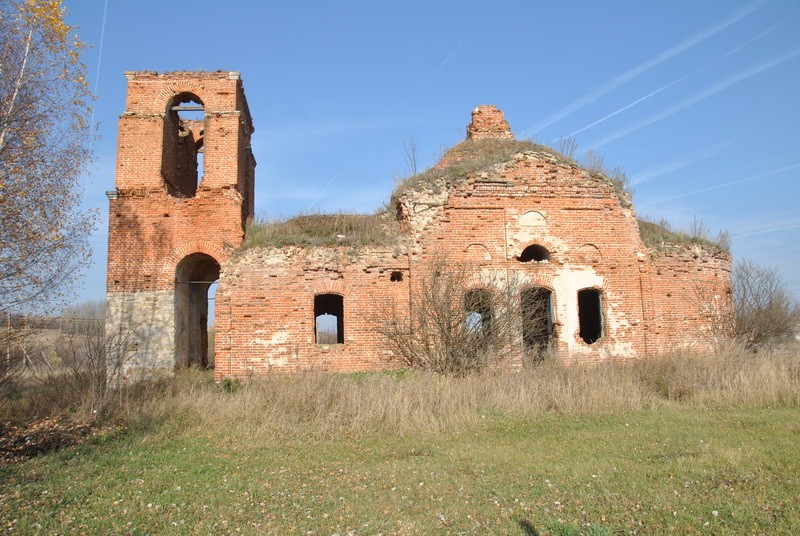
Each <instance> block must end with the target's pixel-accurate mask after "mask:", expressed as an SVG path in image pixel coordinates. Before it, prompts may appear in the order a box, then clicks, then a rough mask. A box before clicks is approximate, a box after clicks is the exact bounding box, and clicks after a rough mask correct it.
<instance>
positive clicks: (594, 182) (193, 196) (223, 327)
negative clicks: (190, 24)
mask: <svg viewBox="0 0 800 536" xmlns="http://www.w3.org/2000/svg"><path fill="white" fill-rule="evenodd" d="M126 77H127V79H128V90H127V100H126V105H125V111H124V113H123V114H122V115H121V116H120V120H119V140H118V154H117V164H116V182H115V189H114V190H112V191H110V192H108V194H107V195H108V197H109V200H110V209H109V247H108V280H107V320H106V322H107V324H106V332H107V334H125V341H126V342H125V347H124V353H125V355H124V367H125V370H126V372H127V374H128V375H129V376H133V377H136V376H139V377H141V376H151V375H153V374H158V373H163V372H169V371H172V370H174V369H175V368H176V367H183V366H192V365H199V366H203V365H207V364H211V363H209V355H210V351H209V350H210V349H209V343H208V340H209V339H208V317H209V299H208V298H209V296H208V293H209V288H210V287H211V285H212V284H213V283H215V282H217V283H218V289H217V291H216V296H215V299H214V300H213V301H212V302H211V303H212V305H211V307H214V331H215V336H214V339H213V352H211V353H213V366H214V370H215V376H216V377H217V378H223V377H228V376H232V377H249V376H251V375H252V376H258V375H264V374H268V373H270V372H271V371H299V370H332V371H365V370H379V369H384V368H390V367H396V366H398V362H397V359H396V357H397V356H396V355H395V352H394V351H393V349H392V346H391V344H389V342H388V341H387V339H386V337H385V335H384V334H382V332H381V330H380V329H378V327H377V324H376V319H380V318H382V317H383V316H384V315H386V313H387V311H388V310H389V309H391V310H392V311H393V312H394V313H397V311H400V314H412V313H411V312H410V311H409V310H410V307H411V304H412V299H411V296H412V294H413V292H414V289H415V285H416V284H417V282H418V281H419V280H421V278H422V277H423V274H425V273H427V272H429V271H430V267H431V265H432V263H433V262H434V261H436V260H437V259H446V262H447V263H448V264H449V265H451V266H455V267H459V268H461V269H464V270H467V271H468V272H469V273H470V274H472V275H471V278H470V281H471V284H470V287H469V288H467V289H459V290H458V292H465V293H466V294H465V296H464V298H463V299H461V297H457V298H458V300H461V301H460V302H459V303H462V304H463V305H464V313H465V315H470V314H472V315H473V316H474V315H477V316H478V317H479V318H482V319H483V321H484V322H486V321H487V320H488V318H489V317H490V316H491V314H492V312H491V311H490V310H489V309H488V308H490V307H491V305H486V303H489V304H490V303H491V301H489V302H483V305H481V306H480V307H470V299H469V296H474V295H475V294H476V293H487V294H491V293H492V292H493V289H492V288H491V286H492V284H493V283H492V282H493V281H497V280H498V279H503V280H506V281H508V280H510V279H512V278H513V279H514V281H516V282H517V283H518V293H519V300H520V304H521V306H520V307H519V310H518V312H517V314H521V315H525V314H526V313H525V311H526V305H525V304H526V303H529V302H530V301H531V300H535V301H536V302H537V305H538V306H540V308H544V309H545V310H546V315H545V317H544V318H543V319H542V320H541V322H540V324H539V325H538V326H537V327H535V328H533V329H534V331H535V332H529V333H526V332H525V330H526V329H528V330H530V329H532V328H525V327H523V328H522V329H521V330H520V333H519V334H518V338H517V343H516V346H515V347H514V348H512V349H511V351H509V352H508V353H507V355H502V356H497V361H498V363H500V364H503V363H507V364H508V366H519V365H520V364H522V363H523V361H524V360H523V356H524V354H525V352H526V350H528V349H530V347H531V346H532V345H534V344H536V345H539V346H541V345H542V344H543V343H544V344H546V345H547V347H548V348H550V349H551V352H552V353H554V354H556V355H558V356H559V357H560V358H562V359H564V360H565V361H567V362H599V361H603V360H608V359H631V358H643V357H647V356H652V355H657V354H660V353H663V352H666V351H669V350H671V349H674V348H676V347H685V346H696V347H703V346H704V345H707V344H708V338H707V337H706V335H708V334H707V333H705V330H706V329H707V328H706V327H705V326H706V325H707V320H708V317H709V315H713V314H715V312H714V310H716V309H717V308H716V306H715V305H714V304H715V303H723V302H725V301H726V300H727V299H729V293H730V264H731V261H730V256H729V255H728V254H727V253H725V252H723V251H719V250H716V249H714V248H712V247H708V246H703V245H700V244H690V245H685V244H670V243H669V242H668V241H665V240H662V241H660V242H658V243H655V244H654V243H645V241H643V239H642V234H641V232H640V224H639V222H637V218H636V214H635V212H634V209H633V207H632V205H631V200H630V196H629V195H628V194H627V193H626V192H625V191H624V190H622V189H620V188H619V187H618V186H617V185H615V184H614V182H613V181H612V180H610V179H609V178H608V177H606V176H605V175H603V174H600V173H596V172H591V171H588V170H585V169H582V168H581V167H579V166H578V165H577V164H576V163H575V162H573V161H572V160H570V159H567V158H565V157H563V156H561V155H559V154H558V153H555V152H554V151H552V150H549V149H547V148H544V147H540V146H538V145H535V144H533V143H530V142H525V141H517V140H515V139H514V136H513V134H512V131H511V129H510V127H509V125H508V123H507V122H506V120H505V118H504V116H503V114H502V112H500V111H499V110H498V109H496V108H495V107H493V106H479V107H478V108H476V109H475V110H473V111H472V120H471V123H470V124H469V126H468V127H467V136H466V140H465V141H463V142H462V143H460V144H458V145H456V146H455V147H453V148H452V149H451V150H450V151H449V152H447V153H446V154H445V155H444V157H443V158H442V160H441V161H440V162H439V163H438V164H437V165H436V166H434V168H432V169H431V170H429V171H427V172H425V173H422V174H419V175H418V176H416V177H411V178H410V179H408V180H407V181H406V182H405V183H403V184H401V185H400V186H399V187H398V189H397V190H396V191H395V192H394V194H393V195H392V197H391V200H390V206H391V210H390V211H387V212H386V213H384V214H382V215H379V216H370V217H372V218H374V225H375V226H376V227H380V226H387V228H388V227H391V228H392V229H394V231H393V233H394V234H393V235H392V239H391V240H386V241H385V242H381V241H375V242H370V243H361V242H358V241H353V240H350V239H349V237H348V236H347V234H346V232H345V233H344V234H339V235H337V236H336V237H335V240H334V241H332V242H325V243H317V242H314V241H305V242H304V241H295V242H291V241H281V240H277V241H273V242H272V243H268V244H260V245H259V244H255V245H254V244H250V243H249V242H248V237H247V236H246V229H247V226H248V222H249V221H251V219H252V218H253V206H254V199H253V197H254V183H255V168H256V162H255V159H254V157H253V153H252V150H251V146H250V137H251V135H252V133H253V131H254V128H253V121H252V118H251V116H250V111H249V109H248V106H247V100H246V99H245V94H244V90H243V86H242V80H241V78H240V75H239V73H237V72H219V71H218V72H173V73H163V74H159V73H154V72H127V73H126ZM487 154H488V155H489V156H487ZM699 291H702V292H699ZM700 296H702V299H700V298H699V297H700ZM458 300H457V301H458ZM470 309H472V310H470ZM323 317H325V318H328V319H333V323H332V324H330V327H329V328H328V330H329V332H328V333H326V337H324V338H322V337H321V331H320V326H319V323H320V321H321V319H322V318H323ZM520 325H522V326H525V325H526V324H524V323H522V324H520Z"/></svg>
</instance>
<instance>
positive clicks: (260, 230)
mask: <svg viewBox="0 0 800 536" xmlns="http://www.w3.org/2000/svg"><path fill="white" fill-rule="evenodd" d="M399 237H400V227H399V225H398V223H397V221H396V220H395V218H393V217H392V216H391V215H390V214H389V213H387V212H385V211H384V212H379V213H377V214H345V213H339V214H305V215H301V216H295V217H293V218H290V219H286V220H255V221H251V222H249V223H248V224H247V229H246V232H245V241H244V244H242V249H247V248H253V247H282V246H288V245H297V246H337V245H349V246H371V245H378V246H386V245H392V244H395V243H397V241H398V240H399Z"/></svg>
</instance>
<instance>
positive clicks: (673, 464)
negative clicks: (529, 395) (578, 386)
mask: <svg viewBox="0 0 800 536" xmlns="http://www.w3.org/2000/svg"><path fill="white" fill-rule="evenodd" d="M798 445H800V419H798V412H797V410H795V409H786V408H782V409H737V410H714V411H707V410H706V411H704V410H698V409H659V410H646V411H633V412H623V413H618V414H613V415H606V416H582V417H570V416H551V417H546V418H543V419H535V420H531V419H522V420H520V419H510V418H506V417H504V416H502V415H487V416H486V418H485V423H484V424H483V425H482V426H480V427H477V428H476V429H472V430H469V431H467V430H465V431H462V432H459V431H451V432H448V433H425V434H406V435H402V436H390V437H386V436H382V435H366V436H362V437H357V438H346V437H341V438H335V439H320V440H292V441H279V440H273V441H269V440H262V441H259V442H258V443H252V442H248V441H247V440H246V438H242V437H239V436H236V435H228V434H216V433H215V434H204V433H203V432H202V431H201V430H199V429H197V428H196V427H193V426H189V427H188V429H187V430H184V431H182V430H180V429H179V428H173V429H172V430H169V431H166V430H159V431H158V432H157V433H156V434H155V435H151V434H149V433H144V432H141V433H136V434H132V435H130V436H128V437H126V438H124V439H118V440H113V441H110V442H107V443H105V444H95V445H85V446H82V447H79V448H76V449H72V450H69V451H63V452H60V453H55V454H51V455H47V456H43V457H40V458H37V459H34V460H31V461H28V462H26V463H23V464H19V465H12V466H7V467H4V468H2V469H0V481H2V484H1V485H0V505H1V506H0V517H1V518H2V523H3V526H4V527H5V529H6V530H8V531H14V532H19V533H23V534H29V533H68V532H79V533H86V532H92V533H137V534H140V533H154V532H161V533H169V532H181V533H196V534H210V533H220V532H221V533H233V532H242V533H276V534H299V533H313V534H334V533H339V534H346V533H355V534H377V533H384V534H392V533H400V534H418V533H421V534H430V533H507V534H627V533H639V534H656V533H667V532H674V533H676V534H690V533H707V534H722V533H729V534H751V533H753V534H798V533H800V503H799V502H798V501H800V499H798V490H800V449H798Z"/></svg>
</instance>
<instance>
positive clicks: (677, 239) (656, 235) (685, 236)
mask: <svg viewBox="0 0 800 536" xmlns="http://www.w3.org/2000/svg"><path fill="white" fill-rule="evenodd" d="M664 223H666V222H662V224H658V223H653V222H650V221H647V220H642V219H640V220H639V234H641V236H642V241H643V242H644V244H645V245H646V246H648V247H651V248H655V249H662V248H664V246H684V247H691V246H702V247H704V248H708V249H710V250H711V251H715V252H718V253H730V249H729V247H727V246H726V245H725V244H724V243H723V241H721V240H720V241H717V240H712V239H711V238H707V237H702V236H692V235H691V234H689V233H685V232H683V231H673V230H671V229H668V228H667V226H666V225H663V224H664Z"/></svg>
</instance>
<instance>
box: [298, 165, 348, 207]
mask: <svg viewBox="0 0 800 536" xmlns="http://www.w3.org/2000/svg"><path fill="white" fill-rule="evenodd" d="M341 174H342V172H341V171H337V172H336V175H334V176H333V178H331V180H329V181H328V184H326V185H325V188H323V189H322V191H321V192H320V193H319V195H318V196H317V198H316V199H315V200H314V201H313V202H312V203H311V204H310V205H308V208H307V209H306V212H310V211H311V207H313V206H314V205H316V204H317V202H318V201H319V200H320V199H322V196H323V195H325V192H327V191H328V188H330V187H331V184H333V181H335V180H336V179H337V178H338V177H339V175H341Z"/></svg>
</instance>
